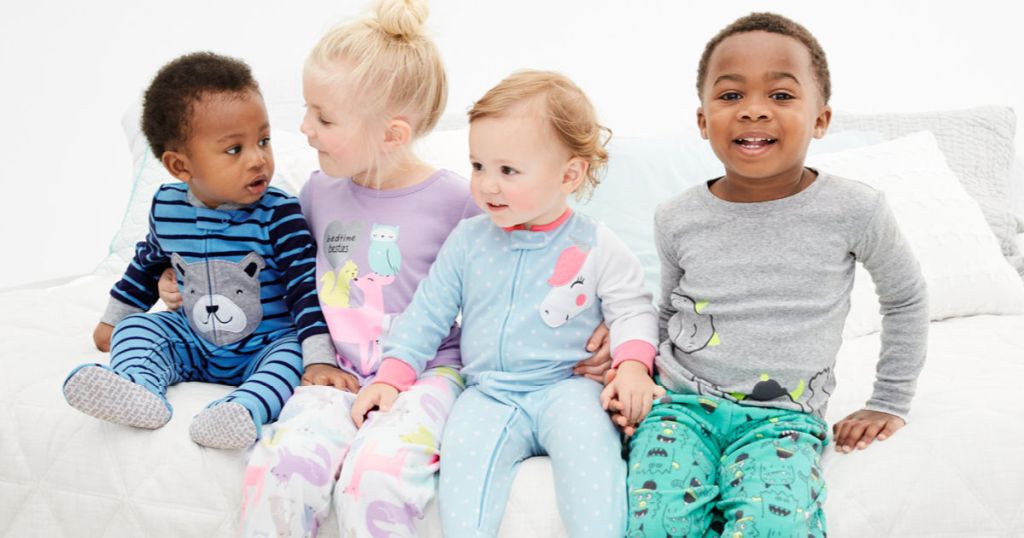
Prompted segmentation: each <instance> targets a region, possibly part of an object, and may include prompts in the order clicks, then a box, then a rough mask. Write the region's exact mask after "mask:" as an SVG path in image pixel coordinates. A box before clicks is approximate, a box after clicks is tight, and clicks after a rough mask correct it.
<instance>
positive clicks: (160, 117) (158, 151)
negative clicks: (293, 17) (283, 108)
mask: <svg viewBox="0 0 1024 538" xmlns="http://www.w3.org/2000/svg"><path fill="white" fill-rule="evenodd" d="M250 90H251V91H254V92H256V93H259V91H260V87H259V85H258V84H256V79H254V78H253V76H252V72H251V71H250V70H249V66H248V64H246V63H245V62H243V61H241V60H237V59H235V58H229V57H227V56H221V55H219V54H214V53H212V52H193V53H191V54H186V55H184V56H179V57H178V58H175V59H174V60H171V61H170V62H168V63H167V64H166V65H164V66H163V67H161V68H160V71H158V72H157V74H156V76H155V77H153V81H152V82H150V83H149V87H148V88H146V94H145V97H144V98H143V103H142V132H143V133H144V134H145V135H146V140H148V141H149V147H150V148H151V149H152V150H153V154H154V155H156V158H157V159H159V158H160V157H161V156H162V155H163V154H164V151H166V150H168V149H173V148H175V147H177V146H179V145H181V144H184V143H185V141H186V140H188V137H189V135H190V133H189V124H190V120H191V114H192V108H193V105H194V104H195V103H196V102H197V101H199V100H200V99H201V98H202V97H203V95H206V94H211V93H228V94H244V93H245V92H247V91H250Z"/></svg>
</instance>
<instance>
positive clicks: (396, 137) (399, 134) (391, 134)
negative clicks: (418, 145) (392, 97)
mask: <svg viewBox="0 0 1024 538" xmlns="http://www.w3.org/2000/svg"><path fill="white" fill-rule="evenodd" d="M410 141H412V125H409V122H407V121H405V119H404V118H395V119H393V120H391V121H389V122H388V124H387V128H386V129H385V130H384V147H385V149H387V150H396V149H400V148H402V147H405V146H406V145H407V144H408V143H409V142H410Z"/></svg>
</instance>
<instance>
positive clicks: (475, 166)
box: [473, 162, 484, 172]
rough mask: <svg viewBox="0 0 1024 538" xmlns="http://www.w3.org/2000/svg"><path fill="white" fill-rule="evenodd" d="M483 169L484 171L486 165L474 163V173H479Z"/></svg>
mask: <svg viewBox="0 0 1024 538" xmlns="http://www.w3.org/2000/svg"><path fill="white" fill-rule="evenodd" d="M483 169H484V165H482V164H480V163H478V162H474V163H473V171H474V172H479V171H481V170H483Z"/></svg>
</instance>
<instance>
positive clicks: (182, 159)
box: [160, 150, 192, 183]
mask: <svg viewBox="0 0 1024 538" xmlns="http://www.w3.org/2000/svg"><path fill="white" fill-rule="evenodd" d="M160 162H161V163H163V165H164V168H166V169H167V171H168V172H170V174H171V175H172V176H174V177H176V178H178V179H179V180H181V181H184V182H185V183H188V182H189V181H191V180H192V166H191V164H190V163H189V162H188V157H187V156H185V154H184V153H179V152H177V151H171V150H167V151H164V154H163V155H161V156H160Z"/></svg>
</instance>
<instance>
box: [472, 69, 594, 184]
mask: <svg viewBox="0 0 1024 538" xmlns="http://www.w3.org/2000/svg"><path fill="white" fill-rule="evenodd" d="M535 97H536V98H542V100H543V103H544V114H545V117H546V118H547V119H548V120H549V121H550V125H551V127H552V129H553V130H554V132H555V135H556V136H557V137H558V140H559V141H560V142H561V143H562V144H563V145H564V146H565V148H566V149H568V150H569V153H570V154H572V156H573V157H579V158H581V159H583V160H584V161H585V162H586V163H587V173H586V177H585V178H584V180H583V183H581V184H580V187H579V189H577V190H576V196H577V197H578V198H587V197H589V196H590V195H591V194H592V193H593V191H594V189H595V188H597V185H598V184H599V183H600V182H601V174H602V172H603V169H604V167H605V165H607V163H608V150H607V149H605V145H606V144H607V143H608V140H609V139H610V138H611V135H612V132H611V129H608V128H607V127H605V126H603V125H601V124H600V123H598V122H597V112H596V111H595V110H594V105H593V104H591V102H590V99H588V98H587V95H586V94H585V93H583V90H581V89H580V88H579V87H578V86H576V84H574V83H573V81H571V80H569V78H568V77H566V76H565V75H562V74H561V73H556V72H554V71H533V70H527V71H517V72H515V73H513V74H511V75H509V76H508V77H506V78H505V79H504V80H502V81H501V82H499V83H498V85H497V86H495V87H493V88H491V89H490V90H488V92H487V93H486V94H484V96H483V97H481V98H480V99H479V100H478V101H477V102H475V103H473V107H472V108H471V109H470V110H469V122H470V123H473V122H474V121H476V120H478V119H480V118H486V117H489V116H501V115H503V114H504V113H505V112H506V111H508V110H509V109H510V108H512V107H514V106H515V105H517V104H519V103H522V102H523V101H526V100H529V99H532V98H535Z"/></svg>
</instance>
